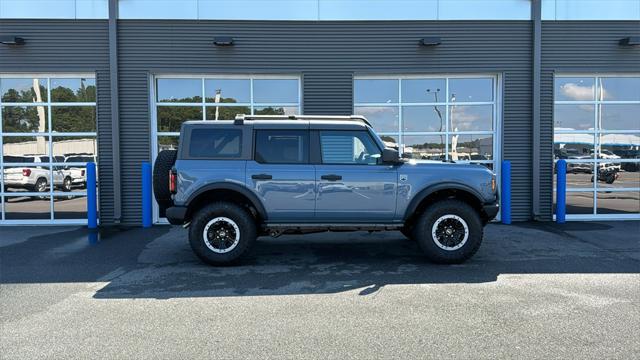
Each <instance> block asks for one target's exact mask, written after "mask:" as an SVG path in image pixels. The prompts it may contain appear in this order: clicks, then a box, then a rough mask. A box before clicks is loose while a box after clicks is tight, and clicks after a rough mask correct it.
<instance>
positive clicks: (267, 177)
mask: <svg viewBox="0 0 640 360" xmlns="http://www.w3.org/2000/svg"><path fill="white" fill-rule="evenodd" d="M251 178H252V179H254V180H271V179H273V176H271V175H269V174H255V175H251Z"/></svg>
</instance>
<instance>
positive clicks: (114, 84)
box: [109, 0, 122, 224]
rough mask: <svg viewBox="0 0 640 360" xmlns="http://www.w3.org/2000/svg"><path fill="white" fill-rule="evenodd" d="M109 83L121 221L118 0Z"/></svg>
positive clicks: (112, 12)
mask: <svg viewBox="0 0 640 360" xmlns="http://www.w3.org/2000/svg"><path fill="white" fill-rule="evenodd" d="M109 83H110V85H111V89H110V90H111V149H112V156H113V159H112V160H113V222H114V223H116V224H119V223H120V220H121V218H122V201H121V186H120V110H119V106H118V105H119V102H120V101H119V96H118V0H109Z"/></svg>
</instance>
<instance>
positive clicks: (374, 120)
mask: <svg viewBox="0 0 640 360" xmlns="http://www.w3.org/2000/svg"><path fill="white" fill-rule="evenodd" d="M354 111H355V114H356V115H363V116H364V117H366V118H367V120H369V122H370V123H371V125H373V128H374V129H375V130H376V131H377V132H398V130H399V120H398V107H397V106H393V107H388V106H356V107H355V108H354Z"/></svg>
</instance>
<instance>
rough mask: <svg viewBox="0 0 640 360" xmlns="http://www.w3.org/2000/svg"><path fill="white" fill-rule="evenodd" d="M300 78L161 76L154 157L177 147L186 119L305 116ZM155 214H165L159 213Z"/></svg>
mask: <svg viewBox="0 0 640 360" xmlns="http://www.w3.org/2000/svg"><path fill="white" fill-rule="evenodd" d="M300 91H301V90H300V78H299V77H295V76H287V75H273V76H249V75H225V76H215V75H211V76H209V75H202V76H181V75H163V76H157V77H156V78H155V81H154V85H153V87H152V89H151V92H152V94H153V96H152V100H153V108H154V111H153V118H152V121H153V125H152V129H153V130H152V132H153V135H152V136H153V139H154V144H153V149H152V152H153V158H154V159H155V157H156V156H157V155H158V152H160V151H163V150H175V149H177V147H178V138H179V136H180V126H181V125H182V123H184V122H185V121H187V120H233V119H235V117H236V115H238V114H251V115H293V114H300V113H301V107H300V99H301V95H300ZM154 216H155V218H156V219H162V218H164V214H161V213H159V212H158V211H157V207H156V211H155V215H154Z"/></svg>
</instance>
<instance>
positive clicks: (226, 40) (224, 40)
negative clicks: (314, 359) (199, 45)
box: [213, 36, 233, 46]
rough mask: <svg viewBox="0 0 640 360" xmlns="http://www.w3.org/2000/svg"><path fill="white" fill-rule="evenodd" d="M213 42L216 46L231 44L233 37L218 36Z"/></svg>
mask: <svg viewBox="0 0 640 360" xmlns="http://www.w3.org/2000/svg"><path fill="white" fill-rule="evenodd" d="M213 44H214V45H215V46H231V45H233V38H232V37H231V36H216V37H214V38H213Z"/></svg>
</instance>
